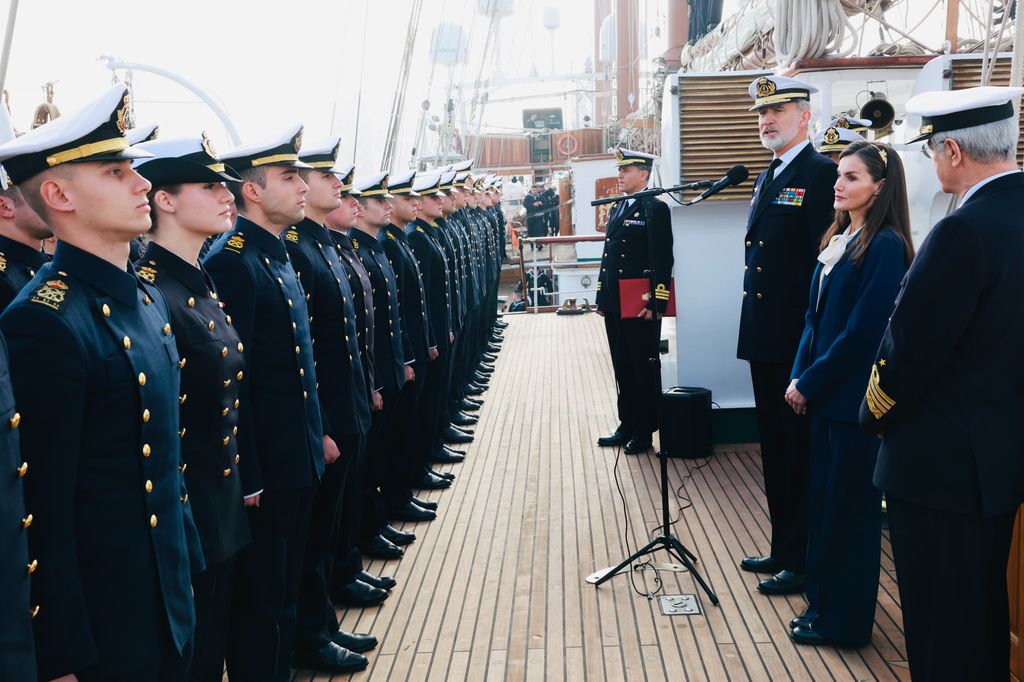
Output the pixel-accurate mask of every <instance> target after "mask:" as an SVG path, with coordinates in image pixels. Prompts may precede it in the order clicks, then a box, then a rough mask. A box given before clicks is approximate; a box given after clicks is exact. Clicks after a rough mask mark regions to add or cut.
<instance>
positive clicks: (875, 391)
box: [864, 360, 896, 419]
mask: <svg viewBox="0 0 1024 682" xmlns="http://www.w3.org/2000/svg"><path fill="white" fill-rule="evenodd" d="M882 362H884V360H883V361H882ZM864 399H865V401H866V402H867V404H868V409H869V410H871V414H872V415H873V416H874V418H875V419H881V418H882V417H884V416H885V415H886V414H887V413H888V412H889V410H891V409H892V408H893V407H894V406H895V405H896V401H895V400H893V399H892V398H890V397H889V395H888V394H887V393H886V392H885V391H883V390H882V387H881V386H880V385H879V377H878V365H872V366H871V380H870V381H869V382H868V391H867V395H865V397H864Z"/></svg>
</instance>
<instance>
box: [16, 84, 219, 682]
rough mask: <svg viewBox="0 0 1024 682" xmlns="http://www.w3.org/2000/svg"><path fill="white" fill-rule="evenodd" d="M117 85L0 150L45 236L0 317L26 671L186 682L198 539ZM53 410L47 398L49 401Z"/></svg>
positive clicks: (166, 330) (124, 96) (173, 358)
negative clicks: (14, 469) (13, 455)
mask: <svg viewBox="0 0 1024 682" xmlns="http://www.w3.org/2000/svg"><path fill="white" fill-rule="evenodd" d="M129 106H130V102H129V98H128V91H127V89H125V87H124V86H123V85H120V84H119V85H117V86H115V87H113V88H111V89H110V90H109V91H107V93H106V94H104V95H103V96H102V97H100V98H99V99H98V100H96V101H95V102H93V103H91V104H89V105H88V106H87V107H86V108H85V109H83V110H82V111H81V112H80V113H78V114H74V115H67V116H63V117H61V118H59V119H57V120H56V121H54V122H53V123H49V124H46V125H43V126H40V127H38V128H36V129H34V130H32V131H31V132H29V133H26V134H25V135H23V136H22V137H20V138H18V139H17V140H13V141H11V142H9V143H7V144H5V145H3V146H0V161H3V164H4V168H5V169H6V171H7V173H8V174H9V176H10V178H11V181H12V182H14V183H15V184H17V185H18V186H19V187H20V189H21V192H22V196H23V197H24V199H25V200H26V201H27V202H28V203H29V205H30V206H31V207H32V208H33V209H34V210H35V211H36V213H38V214H39V216H40V217H41V218H43V219H44V220H45V221H46V222H47V224H49V225H50V226H51V228H52V229H53V232H54V234H55V235H57V237H58V239H59V243H58V246H57V252H56V254H55V255H54V259H53V261H52V262H50V263H48V264H46V265H44V266H43V267H42V268H41V269H40V270H39V271H38V272H37V273H36V276H35V277H34V278H33V279H32V281H31V282H29V283H28V285H27V286H26V287H25V288H24V289H23V290H22V292H21V293H20V294H19V295H18V296H17V298H15V299H14V302H13V303H11V305H10V306H9V307H8V308H7V310H6V311H5V312H4V314H3V316H2V317H0V329H2V331H3V334H4V336H5V337H6V338H7V344H8V348H9V353H10V355H9V357H10V368H11V379H12V384H13V386H14V395H15V397H16V398H17V401H18V411H19V412H20V419H16V418H13V417H12V418H11V420H8V421H6V422H5V424H7V425H9V426H19V423H20V426H19V430H20V436H21V449H22V455H23V457H24V458H25V463H24V464H22V465H21V466H20V467H19V469H18V472H19V474H25V473H28V474H29V475H28V476H26V477H25V478H24V479H23V480H24V482H25V501H26V506H27V507H28V509H30V510H32V514H33V518H32V519H31V520H30V518H29V517H28V516H26V517H25V520H24V521H23V525H28V524H29V523H31V530H30V532H29V549H30V552H31V554H30V556H31V560H30V561H29V563H28V569H27V570H28V572H29V573H32V610H31V613H32V615H33V626H34V630H35V644H36V659H37V665H38V672H39V677H40V679H43V680H52V679H55V678H61V677H64V676H70V675H74V676H77V679H78V680H80V681H88V680H98V681H99V680H102V681H103V682H109V681H111V680H115V681H116V680H125V681H127V680H185V679H186V677H187V673H188V665H189V660H190V658H191V639H192V634H193V630H194V628H195V611H194V609H193V602H192V586H191V580H190V577H191V575H190V574H191V573H192V572H198V571H200V570H202V569H203V567H204V566H203V559H202V550H201V549H200V547H199V538H198V535H197V534H196V529H195V526H194V525H193V522H192V512H191V504H190V502H189V501H188V498H187V496H186V492H185V483H184V477H183V476H182V473H181V470H180V466H181V439H180V437H179V434H178V401H179V397H178V396H179V392H178V361H179V358H178V352H177V350H176V349H175V344H174V336H173V334H172V330H171V324H170V314H169V311H168V309H167V306H166V304H165V303H164V298H163V296H162V295H161V294H160V292H159V290H157V289H156V287H153V286H151V285H149V284H148V283H146V282H144V281H143V280H141V279H140V278H139V277H137V276H136V274H135V270H134V269H133V268H132V267H131V265H130V263H129V262H128V253H129V243H130V242H131V240H132V239H134V238H135V237H138V236H139V235H141V234H144V233H145V232H146V231H147V230H148V229H149V227H150V209H149V203H148V202H147V201H146V193H147V192H148V191H149V189H150V184H149V182H148V181H146V180H145V179H143V178H142V177H140V176H139V174H138V173H136V172H135V171H134V170H132V168H131V159H132V158H137V157H140V156H145V155H146V154H145V152H138V151H134V150H131V149H129V148H128V141H127V140H126V139H125V137H124V131H125V124H126V121H127V119H128V111H129ZM55 405H57V406H58V407H59V409H55Z"/></svg>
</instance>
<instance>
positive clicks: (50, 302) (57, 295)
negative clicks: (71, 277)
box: [31, 279, 68, 310]
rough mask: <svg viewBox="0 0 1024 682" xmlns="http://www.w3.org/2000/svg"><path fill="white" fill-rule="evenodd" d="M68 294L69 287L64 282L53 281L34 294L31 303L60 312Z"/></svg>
mask: <svg viewBox="0 0 1024 682" xmlns="http://www.w3.org/2000/svg"><path fill="white" fill-rule="evenodd" d="M67 293H68V285H67V284H65V283H64V281H63V280H60V279H51V280H49V281H48V282H46V283H45V284H43V286H41V287H39V288H38V289H36V291H35V293H33V294H32V299H31V301H32V302H33V303H39V304H41V305H45V306H46V307H47V308H53V309H54V310H60V306H61V304H63V303H64V297H65V296H66V295H67Z"/></svg>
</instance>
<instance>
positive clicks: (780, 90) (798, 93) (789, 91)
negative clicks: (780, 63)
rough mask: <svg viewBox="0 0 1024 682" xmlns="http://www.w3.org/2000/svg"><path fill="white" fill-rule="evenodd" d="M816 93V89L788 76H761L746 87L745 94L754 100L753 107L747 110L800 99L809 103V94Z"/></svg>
mask: <svg viewBox="0 0 1024 682" xmlns="http://www.w3.org/2000/svg"><path fill="white" fill-rule="evenodd" d="M817 91H818V88H816V87H814V86H813V85H811V84H810V83H805V82H804V81H802V80H797V79H796V78H789V77H788V76H761V77H759V78H755V79H754V80H753V81H752V82H751V83H750V85H749V86H748V87H747V94H748V95H750V98H751V99H752V100H754V106H752V107H750V109H749V110H750V111H754V110H755V109H761V108H763V107H768V106H772V105H774V104H784V103H785V102H795V101H796V100H801V99H805V100H808V101H810V99H811V93H812V92H817Z"/></svg>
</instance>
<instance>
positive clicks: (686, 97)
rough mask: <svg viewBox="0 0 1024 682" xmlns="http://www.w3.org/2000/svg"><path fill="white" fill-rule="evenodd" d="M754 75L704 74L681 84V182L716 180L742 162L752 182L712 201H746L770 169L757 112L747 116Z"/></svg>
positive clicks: (680, 82)
mask: <svg viewBox="0 0 1024 682" xmlns="http://www.w3.org/2000/svg"><path fill="white" fill-rule="evenodd" d="M754 77H756V74H751V73H749V72H748V73H745V74H743V75H705V76H692V77H685V76H684V77H681V78H680V79H679V164H680V167H679V170H680V177H681V178H683V180H682V182H693V181H696V180H717V179H718V178H720V177H722V176H723V175H725V172H726V171H727V170H729V169H730V168H732V167H733V166H734V165H736V164H738V163H741V164H743V165H744V166H746V167H747V170H749V171H750V179H749V180H747V181H746V182H744V183H743V184H741V185H739V186H738V187H729V188H728V189H725V190H723V191H721V192H719V193H718V194H716V195H715V196H713V197H711V199H709V201H711V200H719V201H721V200H723V199H746V200H749V199H750V195H751V192H752V191H753V181H754V178H756V177H757V176H758V174H759V173H761V172H762V171H764V170H765V169H766V168H768V164H769V162H771V159H772V157H771V153H769V152H768V151H767V150H766V149H765V148H764V147H762V146H761V140H760V138H759V137H758V134H757V112H756V111H748V109H750V104H751V100H750V97H749V96H748V95H747V87H748V86H749V85H750V81H751V80H752V79H753V78H754Z"/></svg>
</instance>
